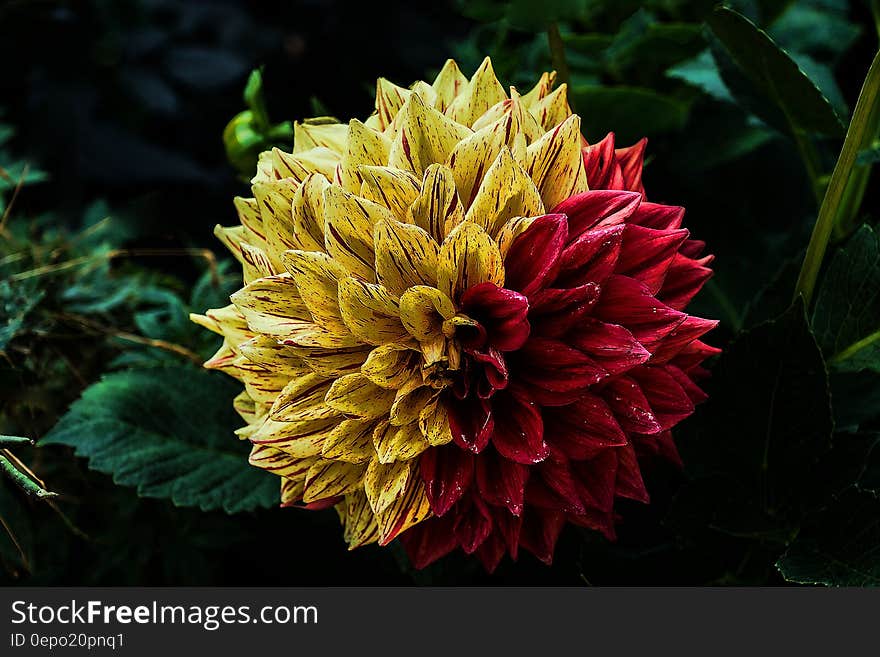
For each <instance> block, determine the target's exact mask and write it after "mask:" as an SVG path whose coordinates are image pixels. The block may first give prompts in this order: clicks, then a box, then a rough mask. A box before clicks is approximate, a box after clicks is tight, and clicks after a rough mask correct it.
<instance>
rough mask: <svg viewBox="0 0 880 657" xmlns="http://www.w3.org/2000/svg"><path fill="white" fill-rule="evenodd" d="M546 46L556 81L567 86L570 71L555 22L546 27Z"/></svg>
mask: <svg viewBox="0 0 880 657" xmlns="http://www.w3.org/2000/svg"><path fill="white" fill-rule="evenodd" d="M547 44H548V45H549V46H550V61H552V62H553V68H555V69H556V78H557V80H559V82H560V84H562V83H565V84H568V82H569V81H570V80H571V71H570V69H569V68H568V58H566V56H565V43H564V42H563V41H562V35H561V34H560V33H559V25H558V24H556V23H555V22H554V23H550V24H549V25H548V26H547ZM570 101H571V99H570V98H569V102H570Z"/></svg>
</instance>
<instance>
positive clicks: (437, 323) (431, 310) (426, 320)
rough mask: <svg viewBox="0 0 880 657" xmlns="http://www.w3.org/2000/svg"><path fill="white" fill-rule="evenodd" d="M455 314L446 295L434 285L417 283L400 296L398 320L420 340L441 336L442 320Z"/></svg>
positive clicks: (453, 307)
mask: <svg viewBox="0 0 880 657" xmlns="http://www.w3.org/2000/svg"><path fill="white" fill-rule="evenodd" d="M453 315H455V306H453V304H452V301H451V300H450V299H449V297H448V296H446V295H445V294H443V293H442V292H441V291H440V290H438V289H437V288H435V287H430V286H428V285H417V286H415V287H412V288H410V289H408V290H407V291H406V292H404V293H403V295H402V296H401V297H400V320H401V322H403V325H404V327H406V330H407V331H409V333H410V335H412V336H413V337H414V338H415V339H416V340H418V341H420V342H425V341H430V340H433V339H435V338H442V337H443V322H444V321H445V320H447V319H449V318H450V317H452V316H453Z"/></svg>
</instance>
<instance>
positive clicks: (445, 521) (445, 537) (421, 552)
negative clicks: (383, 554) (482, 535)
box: [400, 515, 458, 570]
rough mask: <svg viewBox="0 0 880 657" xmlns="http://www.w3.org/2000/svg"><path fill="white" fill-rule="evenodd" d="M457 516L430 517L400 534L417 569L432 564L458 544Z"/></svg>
mask: <svg viewBox="0 0 880 657" xmlns="http://www.w3.org/2000/svg"><path fill="white" fill-rule="evenodd" d="M454 523H455V518H454V517H453V516H451V515H449V516H446V517H443V518H429V519H428V520H425V521H424V522H420V523H419V524H417V525H416V526H414V527H410V528H409V529H408V530H406V531H405V532H403V533H402V534H401V535H400V542H401V543H402V544H403V548H404V549H405V550H406V553H407V555H408V556H409V559H410V561H412V564H413V566H414V567H415V568H417V569H420V570H421V569H422V568H424V567H426V566H428V565H429V564H432V563H433V562H435V561H436V560H437V559H439V558H440V557H443V556H446V555H447V554H449V553H450V552H452V550H454V549H455V548H456V547H457V546H458V541H457V540H456V537H455V531H454Z"/></svg>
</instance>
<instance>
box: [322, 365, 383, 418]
mask: <svg viewBox="0 0 880 657" xmlns="http://www.w3.org/2000/svg"><path fill="white" fill-rule="evenodd" d="M325 402H326V404H327V406H329V407H331V408H333V409H334V410H336V411H338V412H340V413H345V414H346V415H352V416H354V417H359V418H362V419H365V420H369V419H374V418H378V417H382V416H383V415H385V414H387V413H388V411H389V410H390V409H391V404H393V403H394V391H393V390H386V389H384V388H380V387H379V386H377V385H376V384H375V383H373V382H371V381H370V380H369V379H368V378H367V377H365V376H364V375H363V374H361V373H360V372H358V373H356V374H347V375H345V376H342V377H340V378H338V379H336V380H335V381H334V382H333V385H331V386H330V390H329V391H328V392H327V396H326V397H325Z"/></svg>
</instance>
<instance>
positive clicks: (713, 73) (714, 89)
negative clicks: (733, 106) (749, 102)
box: [666, 50, 733, 103]
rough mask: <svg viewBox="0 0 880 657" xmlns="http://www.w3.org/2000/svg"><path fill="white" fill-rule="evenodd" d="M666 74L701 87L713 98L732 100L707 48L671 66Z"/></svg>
mask: <svg viewBox="0 0 880 657" xmlns="http://www.w3.org/2000/svg"><path fill="white" fill-rule="evenodd" d="M666 75H668V76H669V77H671V78H675V79H677V80H682V81H683V82H686V83H688V84H689V85H691V86H694V87H697V88H698V89H701V90H702V91H703V92H704V93H706V94H707V95H709V96H711V97H712V98H714V99H715V100H720V101H724V102H729V103H732V102H733V96H732V95H731V94H730V90H729V89H728V88H727V85H726V84H724V80H723V79H722V78H721V73H720V72H719V70H718V64H716V63H715V59H714V58H713V57H712V53H711V52H710V51H709V50H704V51H703V52H701V53H700V54H699V55H697V56H696V57H694V58H692V59H688V60H686V61H683V62H681V63H679V64H678V65H676V66H673V67H672V68H670V69H669V70H668V71H666Z"/></svg>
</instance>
